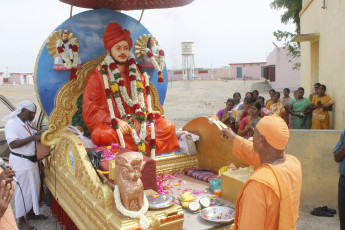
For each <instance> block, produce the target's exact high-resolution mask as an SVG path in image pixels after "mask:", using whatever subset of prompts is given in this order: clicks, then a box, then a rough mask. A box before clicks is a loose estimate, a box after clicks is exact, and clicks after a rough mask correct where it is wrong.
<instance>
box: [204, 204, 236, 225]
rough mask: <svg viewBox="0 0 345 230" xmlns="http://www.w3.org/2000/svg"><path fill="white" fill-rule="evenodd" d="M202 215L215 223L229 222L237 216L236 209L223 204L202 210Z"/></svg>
mask: <svg viewBox="0 0 345 230" xmlns="http://www.w3.org/2000/svg"><path fill="white" fill-rule="evenodd" d="M200 216H201V218H203V219H204V220H207V221H210V222H214V223H229V222H231V221H232V220H234V218H235V209H233V208H229V207H223V206H214V207H208V208H204V209H202V210H201V211H200Z"/></svg>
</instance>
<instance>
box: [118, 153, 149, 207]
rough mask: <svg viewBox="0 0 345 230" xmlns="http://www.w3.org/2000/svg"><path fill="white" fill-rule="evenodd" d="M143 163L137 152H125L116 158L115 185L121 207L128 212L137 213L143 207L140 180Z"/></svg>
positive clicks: (142, 191)
mask: <svg viewBox="0 0 345 230" xmlns="http://www.w3.org/2000/svg"><path fill="white" fill-rule="evenodd" d="M145 163H146V162H145V161H144V160H143V155H142V154H141V153H139V152H127V153H124V154H122V155H120V156H118V157H117V158H116V163H115V178H116V183H117V185H118V186H119V190H120V197H121V201H122V205H123V206H124V207H125V208H126V209H127V210H129V211H139V210H140V209H141V207H142V206H143V205H144V186H143V183H142V181H141V179H140V178H141V171H142V170H143V169H144V167H145Z"/></svg>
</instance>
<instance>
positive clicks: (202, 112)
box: [0, 80, 339, 230]
mask: <svg viewBox="0 0 345 230" xmlns="http://www.w3.org/2000/svg"><path fill="white" fill-rule="evenodd" d="M254 89H257V90H259V92H260V95H261V96H264V97H265V98H267V96H268V90H269V89H270V86H269V85H268V84H266V83H265V82H263V81H246V82H243V81H236V80H231V81H225V80H222V81H189V82H183V81H177V82H169V84H168V91H167V96H166V100H165V104H164V110H165V115H166V118H168V119H170V120H172V121H173V122H175V124H176V128H177V129H178V128H182V127H183V126H184V125H185V124H187V123H188V122H189V121H190V120H192V119H193V118H196V117H199V116H208V115H211V114H214V111H218V110H219V109H221V108H223V107H225V101H226V100H227V98H229V97H232V94H233V93H234V92H236V91H238V92H240V93H241V95H242V99H243V97H244V94H245V93H246V92H248V91H252V90H254ZM0 95H4V96H5V97H7V98H8V99H9V100H10V101H11V102H12V103H13V104H14V105H15V106H18V105H19V103H20V102H21V101H22V100H25V99H29V100H32V101H34V102H37V99H36V95H35V91H34V87H33V86H0ZM8 113H9V110H8V109H7V108H6V107H5V106H3V105H2V103H0V118H3V117H4V116H5V115H7V114H8ZM3 125H4V123H2V122H1V123H0V126H3ZM13 200H14V198H12V202H11V206H12V207H13V208H14V202H13ZM320 205H325V204H320ZM332 208H335V207H332ZM310 210H312V208H311V207H301V209H300V213H299V214H300V219H299V221H298V225H297V229H299V230H324V229H328V230H338V229H339V217H338V215H336V216H335V217H332V218H327V217H315V216H312V215H310V214H309V211H310ZM41 212H42V213H44V214H45V215H48V216H49V219H48V220H45V221H31V222H30V224H32V225H33V226H35V227H36V228H37V229H39V230H40V229H56V228H57V229H61V228H60V226H59V225H58V224H57V223H56V221H55V219H54V218H53V217H52V216H51V213H50V209H49V207H47V206H43V207H42V208H41Z"/></svg>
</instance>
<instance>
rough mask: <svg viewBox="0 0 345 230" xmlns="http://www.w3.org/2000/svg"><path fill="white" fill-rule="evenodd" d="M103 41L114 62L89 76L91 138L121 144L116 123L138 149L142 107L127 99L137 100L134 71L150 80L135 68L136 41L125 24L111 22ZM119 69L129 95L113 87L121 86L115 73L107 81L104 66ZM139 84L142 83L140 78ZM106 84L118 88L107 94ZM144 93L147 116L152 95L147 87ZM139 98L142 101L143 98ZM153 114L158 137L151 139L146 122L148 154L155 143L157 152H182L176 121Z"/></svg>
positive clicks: (86, 113)
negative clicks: (138, 114) (138, 112)
mask: <svg viewBox="0 0 345 230" xmlns="http://www.w3.org/2000/svg"><path fill="white" fill-rule="evenodd" d="M103 42H104V47H105V49H106V51H107V55H108V56H107V57H108V60H109V58H110V59H112V60H111V61H113V62H112V64H110V65H109V66H105V67H103V66H102V67H100V68H98V69H94V70H93V71H92V72H91V74H90V76H89V77H88V80H87V81H86V85H85V90H84V96H83V119H84V122H85V124H86V125H87V127H88V128H89V130H90V132H91V139H92V141H93V142H94V144H96V145H98V146H109V145H111V144H112V143H120V138H119V135H118V133H117V132H116V130H115V128H114V123H115V124H116V125H118V127H119V130H120V131H121V132H122V134H123V140H124V142H125V146H126V148H127V149H130V150H133V151H137V150H138V145H137V143H136V142H135V140H134V139H133V137H132V135H131V133H132V129H135V131H136V133H140V131H141V127H142V126H141V123H140V122H139V121H138V120H137V117H136V116H135V111H136V109H138V108H135V105H132V106H130V105H128V103H126V102H128V100H132V99H133V101H134V98H133V94H132V92H131V90H132V89H133V85H132V84H131V81H133V79H131V76H136V75H133V72H134V73H135V74H136V73H137V74H139V76H140V78H141V82H142V84H143V85H144V86H145V83H146V82H145V78H144V76H143V74H142V73H141V72H140V70H139V68H138V67H136V68H135V69H133V63H134V64H136V63H135V60H134V58H133V55H132V58H130V55H131V54H130V53H129V50H130V49H131V48H132V46H133V42H132V39H131V37H130V33H129V31H128V30H124V29H123V28H122V27H121V25H119V24H117V23H110V24H108V26H107V27H106V29H105V33H104V36H103ZM105 60H106V59H105ZM108 68H109V69H108ZM116 68H118V71H119V73H120V74H121V75H119V77H122V80H121V81H120V82H121V83H120V84H122V86H123V85H124V86H125V89H126V90H127V94H125V95H124V94H123V91H121V90H118V91H117V94H116V93H115V91H116V89H114V88H113V87H115V88H117V87H119V86H117V85H116V84H112V83H111V76H109V75H110V74H109V71H108V72H107V73H106V75H107V81H108V83H106V82H105V80H104V76H103V73H102V69H103V70H104V69H108V70H114V69H116ZM136 83H137V84H138V81H137V82H136ZM120 84H119V85H120ZM139 84H140V83H139ZM106 85H108V86H110V85H111V90H112V91H113V89H114V90H115V91H113V92H112V93H109V94H107V91H106ZM145 89H147V87H145ZM135 90H137V88H135ZM138 95H139V93H138ZM143 96H144V103H145V104H144V106H145V108H143V110H144V111H146V113H143V112H141V113H143V114H144V116H145V117H146V116H147V115H148V114H149V113H148V102H147V96H148V95H147V93H146V91H145V90H143ZM115 97H118V98H120V100H121V102H122V106H119V102H118V101H116V98H115ZM128 97H129V98H128ZM107 98H108V99H110V100H111V102H109V101H107ZM138 100H139V101H140V99H138ZM121 102H120V103H121ZM109 103H111V104H112V107H113V111H112V112H110V110H111V108H109V107H110V106H111V105H109ZM137 106H139V104H137ZM122 108H123V109H124V111H122V114H123V113H125V114H126V118H127V119H130V120H131V121H133V122H132V124H133V127H131V126H130V125H129V124H128V123H127V121H128V120H127V121H126V120H125V119H124V117H123V116H121V111H120V110H121V109H122ZM112 114H113V115H115V118H112V117H111V116H112ZM152 115H153V116H154V117H155V120H154V128H155V139H152V138H151V137H152V136H151V127H150V126H148V125H145V128H146V138H145V152H146V154H149V153H150V151H151V146H152V145H155V149H156V154H161V153H170V152H175V151H178V149H179V147H178V143H177V139H176V133H175V125H174V123H173V122H171V121H168V120H166V119H163V118H161V117H160V113H159V112H158V111H152ZM145 124H146V121H145Z"/></svg>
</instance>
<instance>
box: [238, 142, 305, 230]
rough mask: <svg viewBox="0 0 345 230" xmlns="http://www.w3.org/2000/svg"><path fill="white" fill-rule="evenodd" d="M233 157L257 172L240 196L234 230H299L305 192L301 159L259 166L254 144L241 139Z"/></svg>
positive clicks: (287, 156) (288, 159) (288, 158)
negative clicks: (302, 196) (301, 196)
mask: <svg viewBox="0 0 345 230" xmlns="http://www.w3.org/2000/svg"><path fill="white" fill-rule="evenodd" d="M232 153H233V154H234V155H235V156H237V157H239V158H241V159H242V160H244V161H246V162H247V163H249V164H251V165H253V166H254V167H255V168H256V170H255V171H254V173H253V175H252V176H251V177H250V178H249V180H248V181H247V182H246V183H245V184H244V185H243V187H242V189H241V191H240V193H239V194H238V197H237V202H236V216H235V230H236V229H239V230H242V229H244V230H246V229H256V230H273V229H275V230H277V229H278V230H292V229H296V224H297V220H298V212H299V204H300V195H301V189H302V169H301V164H300V162H299V161H298V159H297V158H296V157H294V156H291V155H287V154H285V158H286V161H285V162H284V163H281V164H277V165H271V164H263V165H260V161H261V159H260V156H259V154H258V153H256V152H254V148H253V143H252V142H250V141H248V140H245V139H243V138H242V137H239V136H237V137H236V138H235V141H234V145H233V151H232Z"/></svg>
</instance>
